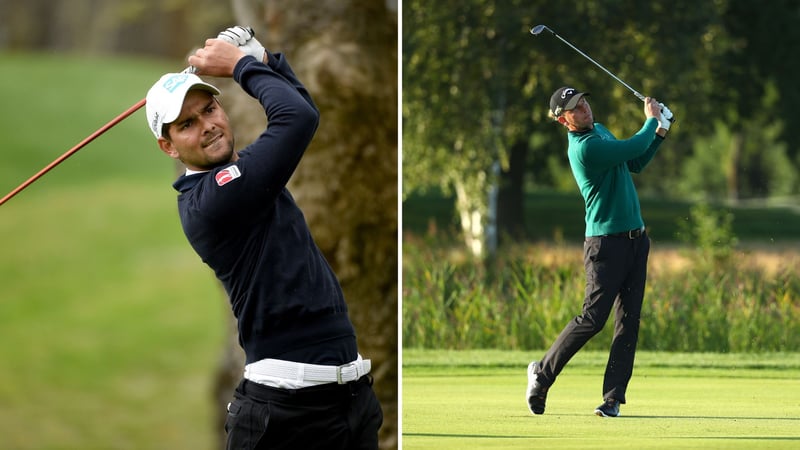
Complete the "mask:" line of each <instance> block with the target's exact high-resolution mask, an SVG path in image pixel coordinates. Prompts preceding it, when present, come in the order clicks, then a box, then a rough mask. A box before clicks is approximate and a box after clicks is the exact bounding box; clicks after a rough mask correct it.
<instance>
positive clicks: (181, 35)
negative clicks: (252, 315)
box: [0, 0, 398, 448]
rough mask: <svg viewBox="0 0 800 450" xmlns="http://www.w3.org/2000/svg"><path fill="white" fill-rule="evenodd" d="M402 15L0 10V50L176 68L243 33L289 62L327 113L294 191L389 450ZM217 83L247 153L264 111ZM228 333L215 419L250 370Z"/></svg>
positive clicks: (219, 8) (388, 10)
mask: <svg viewBox="0 0 800 450" xmlns="http://www.w3.org/2000/svg"><path fill="white" fill-rule="evenodd" d="M397 13H398V6H397V2H396V1H391V0H389V1H387V0H369V1H334V0H328V1H309V0H300V1H288V0H231V1H229V2H219V1H215V0H191V1H190V0H169V1H157V0H61V1H54V0H25V1H21V0H0V51H6V52H47V53H63V54H70V55H130V56H131V57H146V58H159V59H165V60H170V61H174V66H175V70H176V71H178V70H181V69H183V67H184V66H185V57H186V56H187V55H188V54H189V53H190V52H191V51H193V49H195V48H197V47H198V46H202V45H203V42H204V41H205V39H207V38H209V37H215V36H216V35H217V33H218V32H219V31H221V30H222V29H224V28H226V27H228V26H231V25H234V24H242V25H251V26H253V28H254V29H255V30H256V35H257V37H258V38H259V40H260V41H261V42H262V43H263V44H264V45H265V46H266V47H267V48H268V49H270V50H272V51H277V52H283V53H286V54H287V56H288V59H289V61H290V62H291V63H292V65H293V68H294V69H295V72H296V73H297V74H298V76H299V77H300V79H301V80H303V82H304V83H305V84H306V86H307V87H308V88H309V91H310V92H311V94H312V96H313V97H314V99H315V101H316V102H317V105H318V106H319V107H320V109H321V113H322V121H321V125H320V129H319V130H318V132H317V136H316V138H315V140H314V142H313V143H312V145H311V147H310V148H309V150H308V151H307V153H306V156H305V157H304V160H303V162H302V163H301V165H300V167H299V168H298V170H297V172H296V173H295V176H294V177H293V179H292V181H291V183H290V186H289V188H290V189H291V190H292V192H293V194H294V195H295V197H296V199H297V201H298V203H299V204H300V206H301V208H302V209H303V210H304V212H305V214H306V217H307V219H308V221H309V225H310V227H311V229H312V233H313V234H314V235H315V237H316V239H317V242H318V244H319V246H320V247H321V249H322V250H323V252H324V253H325V254H326V257H327V258H328V260H329V261H330V262H331V265H332V266H333V268H334V270H335V271H336V273H337V274H338V275H339V277H340V280H341V282H342V286H343V288H344V290H345V295H346V297H347V298H348V303H349V307H350V314H351V317H352V319H353V321H354V324H355V327H356V330H357V332H358V340H359V347H360V351H361V353H362V354H363V355H364V356H365V357H367V358H371V359H372V361H373V375H374V377H375V389H376V392H377V393H378V396H379V398H380V400H381V403H382V405H383V409H384V414H385V420H384V426H383V429H382V430H381V447H382V448H396V447H397V373H398V370H397V364H398V361H397V305H398V303H397V301H398V299H397V270H398V265H397V252H398V249H397V177H398V173H397V170H398V167H397V161H398V157H397V123H398V117H397V97H398V82H397V43H398V34H397V31H398V30H397V28H398V21H397ZM54 70H57V68H54ZM159 75H160V74H153V80H155V79H157V77H158V76H159ZM214 82H215V83H217V84H218V85H220V87H221V88H222V90H223V92H224V96H223V97H224V98H223V101H224V103H225V107H226V110H228V112H229V114H230V116H231V120H232V122H233V123H234V128H235V129H236V133H237V142H240V143H243V144H246V143H247V142H249V140H250V137H252V136H255V135H257V134H258V133H260V131H261V130H262V129H263V127H264V125H265V121H264V119H263V111H259V109H258V107H257V105H255V106H256V108H255V110H254V109H253V106H254V103H253V102H252V100H251V99H249V97H248V96H247V95H246V94H243V93H241V92H240V91H239V90H238V89H235V88H234V86H233V85H232V83H231V82H230V80H214ZM143 94H144V93H143ZM127 106H128V105H120V108H121V110H122V108H124V107H127ZM131 120H140V119H137V118H136V117H134V118H132V119H131ZM142 125H143V124H142ZM145 130H146V129H145V127H144V126H142V132H143V133H145V132H146V131H145ZM166 163H167V162H166V161H165V164H166ZM164 189H165V190H167V189H171V187H170V186H168V185H165V186H164ZM332 218H335V220H331V219H332ZM175 220H176V221H177V220H178V218H177V215H176V216H175ZM217 295H218V293H217V292H213V294H212V295H210V296H209V297H213V296H217ZM165 300H167V299H165ZM208 300H209V301H216V300H217V299H213V298H209V299H208ZM230 328H231V335H230V336H231V339H229V342H228V344H227V346H226V348H225V351H224V355H223V357H222V358H221V364H220V369H219V371H218V375H217V379H218V386H217V387H216V395H217V402H218V405H217V406H216V410H217V411H219V412H221V415H220V416H219V417H218V418H217V420H218V421H221V420H223V419H224V406H225V404H226V403H227V402H228V401H229V399H230V397H231V392H232V390H233V387H234V385H235V383H236V382H238V379H239V378H240V376H241V370H242V355H241V353H240V349H238V344H237V342H236V339H235V336H234V335H233V334H232V333H234V332H235V330H234V329H233V324H230ZM214 426H216V427H218V429H219V430H220V431H221V430H222V428H221V424H220V423H217V424H214ZM220 437H221V438H222V437H223V436H220Z"/></svg>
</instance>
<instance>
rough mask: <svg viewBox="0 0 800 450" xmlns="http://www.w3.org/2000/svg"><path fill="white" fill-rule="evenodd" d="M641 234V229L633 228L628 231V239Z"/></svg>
mask: <svg viewBox="0 0 800 450" xmlns="http://www.w3.org/2000/svg"><path fill="white" fill-rule="evenodd" d="M641 236H642V229H641V228H637V229H635V230H629V231H628V239H638V238H640V237H641Z"/></svg>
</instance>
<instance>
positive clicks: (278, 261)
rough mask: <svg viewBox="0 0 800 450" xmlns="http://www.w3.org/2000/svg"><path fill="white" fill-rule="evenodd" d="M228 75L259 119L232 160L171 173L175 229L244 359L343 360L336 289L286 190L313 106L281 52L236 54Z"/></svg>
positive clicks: (347, 356) (348, 330)
mask: <svg viewBox="0 0 800 450" xmlns="http://www.w3.org/2000/svg"><path fill="white" fill-rule="evenodd" d="M233 78H234V80H235V81H236V82H238V83H239V84H240V85H241V87H242V89H244V91H245V92H247V93H248V94H250V95H251V96H253V97H254V98H256V99H258V100H259V101H260V102H261V105H262V106H263V107H264V111H265V112H266V115H267V120H268V126H267V129H266V130H265V131H264V132H263V133H262V134H261V136H259V138H258V139H256V140H255V141H254V142H253V143H252V144H250V145H249V146H247V147H246V148H244V149H243V150H241V151H240V152H239V159H238V161H236V162H235V163H228V164H225V165H223V166H220V167H217V168H216V169H214V170H212V171H211V172H205V173H202V174H193V175H188V176H186V175H184V176H181V177H180V178H179V179H178V180H177V181H176V182H175V184H174V187H175V189H176V190H178V191H179V192H180V195H179V196H178V210H179V212H180V218H181V223H182V225H183V230H184V233H185V234H186V237H187V238H188V239H189V242H190V243H191V245H192V247H193V248H194V249H195V251H196V252H197V254H198V255H200V257H201V258H202V259H203V261H204V262H205V263H206V264H208V266H209V267H211V268H212V269H213V270H214V272H215V274H216V276H217V278H219V280H220V281H221V282H222V284H223V285H224V287H225V290H226V291H227V293H228V296H229V298H230V302H231V306H232V308H233V314H234V315H235V316H236V319H237V321H238V328H239V342H240V343H241V345H242V348H244V351H245V355H246V359H247V363H248V364H249V363H252V362H255V361H258V360H260V359H263V358H277V359H284V360H289V361H298V362H306V363H313V364H334V365H338V364H344V363H347V362H350V361H352V360H354V359H356V357H357V348H356V339H355V331H354V329H353V326H352V324H351V322H350V319H349V317H348V315H347V306H346V304H345V300H344V295H343V294H342V289H341V287H340V285H339V281H338V279H337V278H336V275H335V274H334V273H333V270H331V267H330V266H329V265H328V262H327V261H326V260H325V258H324V256H323V255H322V253H321V252H320V250H319V248H318V247H317V245H316V243H315V242H314V239H313V238H312V236H311V233H310V231H309V229H308V225H307V224H306V221H305V218H304V217H303V213H302V212H301V211H300V209H299V208H298V207H297V204H296V203H295V201H294V199H293V198H292V196H291V194H290V193H289V191H288V190H287V189H286V183H287V182H288V181H289V178H290V177H291V176H292V173H293V172H294V170H295V168H296V167H297V164H298V163H299V162H300V158H301V157H302V156H303V153H304V152H305V149H306V147H307V146H308V144H309V143H310V142H311V139H312V137H313V136H314V133H315V131H316V129H317V125H318V124H319V111H318V110H317V108H316V106H315V105H314V102H313V101H312V100H311V97H310V96H309V94H308V92H307V91H306V89H305V87H303V85H302V84H301V83H300V81H299V80H298V79H297V77H296V76H295V74H294V73H293V71H292V69H291V68H290V67H289V64H288V63H287V62H286V60H285V58H284V57H283V56H282V55H281V54H270V55H269V64H263V63H261V62H260V61H257V60H256V59H255V58H253V57H251V56H246V57H244V58H242V59H241V60H240V61H239V62H238V63H237V64H236V67H235V69H234V73H233Z"/></svg>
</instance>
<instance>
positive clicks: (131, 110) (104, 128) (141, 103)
mask: <svg viewBox="0 0 800 450" xmlns="http://www.w3.org/2000/svg"><path fill="white" fill-rule="evenodd" d="M145 101H146V99H144V98H143V99H141V100H139V101H138V102H137V103H136V104H135V105H133V106H131V107H130V108H128V109H127V110H125V112H123V113H122V114H120V115H118V116H117V117H115V118H114V119H113V120H112V121H111V122H108V123H107V124H105V125H103V126H102V127H101V128H100V129H99V130H97V131H95V132H94V133H92V134H91V135H89V136H88V137H87V138H86V139H84V140H82V141H81V142H79V143H78V145H76V146H75V147H72V148H71V149H69V150H68V151H67V152H66V153H64V154H63V155H61V156H59V157H58V158H57V159H56V160H55V161H53V162H51V163H50V164H48V165H47V166H46V167H45V168H44V169H42V170H40V171H39V172H38V173H37V174H36V175H34V176H32V177H30V178H29V179H28V180H27V181H26V182H24V183H22V184H20V185H19V186H17V187H16V188H15V189H14V190H13V191H11V192H9V193H8V194H6V196H5V197H3V198H2V199H0V205H2V204H3V203H5V202H7V201H8V200H9V199H11V197H13V196H15V195H17V194H18V193H19V192H20V191H22V190H23V189H25V188H26V187H28V186H29V185H30V184H31V183H33V182H34V181H36V180H38V179H39V177H41V176H42V175H44V174H46V173H47V172H49V171H50V170H51V169H52V168H53V167H55V166H57V165H59V164H61V163H62V162H63V161H64V160H65V159H67V158H69V157H70V156H72V155H73V154H75V153H76V152H77V151H78V150H80V149H81V148H83V147H84V146H86V144H88V143H89V142H92V141H93V140H94V139H95V138H97V137H98V136H100V135H101V134H103V133H105V132H106V131H108V129H109V128H111V127H113V126H114V125H116V124H118V123H120V122H121V121H122V120H124V119H125V118H126V117H128V116H130V115H131V114H133V113H134V112H136V111H137V110H138V109H140V108H141V107H142V106H144V104H145Z"/></svg>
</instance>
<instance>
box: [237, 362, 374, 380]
mask: <svg viewBox="0 0 800 450" xmlns="http://www.w3.org/2000/svg"><path fill="white" fill-rule="evenodd" d="M371 368H372V363H371V362H370V360H368V359H362V358H361V355H358V359H356V360H355V361H352V362H349V363H347V364H342V365H341V366H323V365H319V364H304V363H299V362H293V361H284V360H280V359H269V358H267V359H262V360H260V361H256V362H254V363H251V364H248V365H247V366H245V371H244V377H245V378H247V379H249V380H257V379H259V378H264V377H267V378H280V379H284V380H293V381H296V382H299V383H303V382H311V383H312V384H316V383H338V384H345V383H349V382H351V381H356V380H358V379H359V378H361V377H362V376H364V375H366V374H368V373H369V371H370V369H371Z"/></svg>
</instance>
